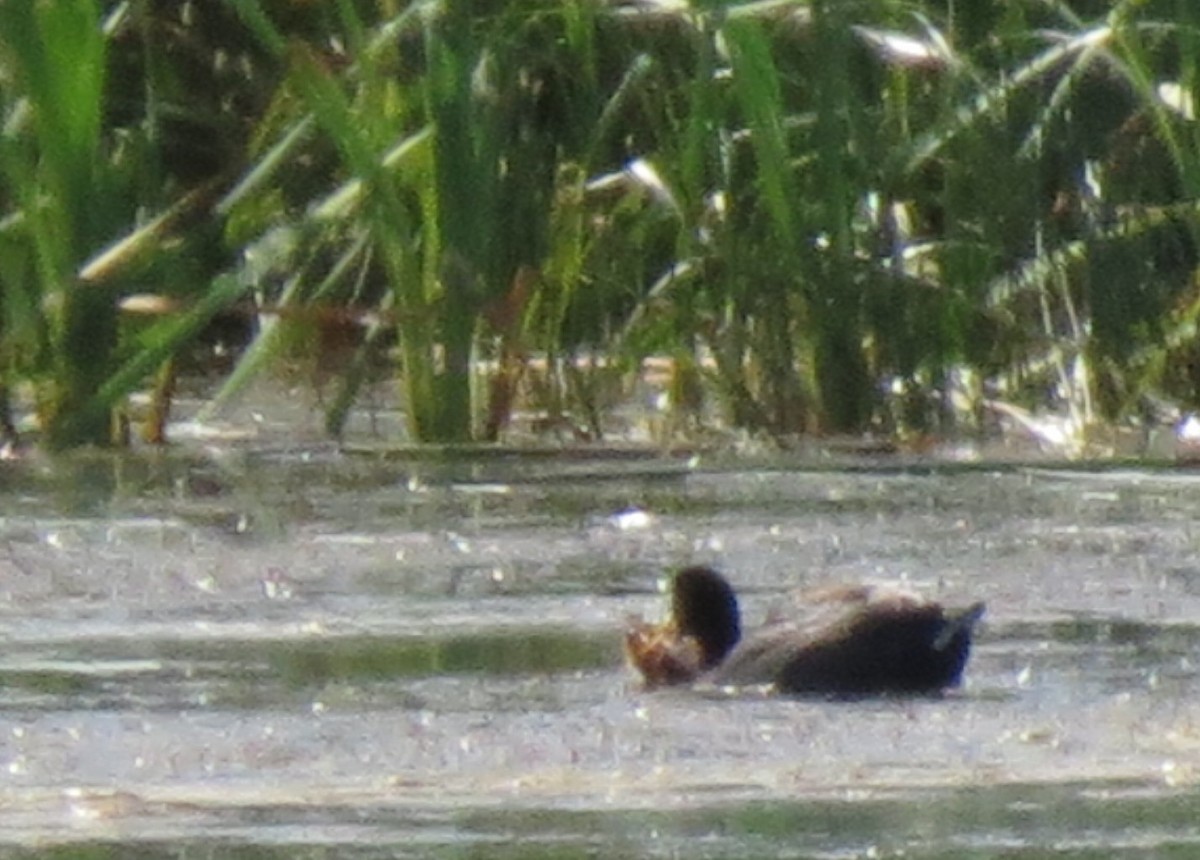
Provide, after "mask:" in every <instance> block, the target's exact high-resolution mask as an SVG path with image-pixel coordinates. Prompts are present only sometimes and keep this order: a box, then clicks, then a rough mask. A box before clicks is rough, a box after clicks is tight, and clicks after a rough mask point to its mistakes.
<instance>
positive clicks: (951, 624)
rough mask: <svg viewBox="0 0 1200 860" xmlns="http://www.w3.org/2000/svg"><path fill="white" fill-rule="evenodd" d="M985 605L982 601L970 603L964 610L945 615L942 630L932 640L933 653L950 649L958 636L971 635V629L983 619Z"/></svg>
mask: <svg viewBox="0 0 1200 860" xmlns="http://www.w3.org/2000/svg"><path fill="white" fill-rule="evenodd" d="M986 609H987V605H986V604H984V602H983V601H979V602H978V603H972V604H971V605H970V606H968V607H967V608H966V609H961V610H958V611H955V612H947V613H946V622H945V624H944V625H942V629H941V630H940V631H939V632H938V635H937V638H936V639H934V640H933V648H934V650H935V651H944V650H946V649H947V648H949V647H950V643H952V642H953V641H954V640H955V639H957V638H958V636H959V634H961V633H966V634H967V635H968V636H970V635H971V629H972V628H973V627H974V626H975V625H976V624H978V623H979V619H980V618H982V617H983V613H984V612H985V611H986Z"/></svg>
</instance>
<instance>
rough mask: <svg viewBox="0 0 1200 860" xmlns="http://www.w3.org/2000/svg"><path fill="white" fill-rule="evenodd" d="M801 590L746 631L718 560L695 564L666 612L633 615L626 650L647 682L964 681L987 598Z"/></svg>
mask: <svg viewBox="0 0 1200 860" xmlns="http://www.w3.org/2000/svg"><path fill="white" fill-rule="evenodd" d="M803 598H804V603H803V604H802V606H801V607H799V608H797V610H796V612H795V613H794V614H795V617H792V618H778V619H773V620H769V621H768V622H767V623H766V624H765V625H764V626H763V627H762V628H761V629H759V630H756V631H754V632H753V633H752V634H750V635H749V636H747V637H746V638H745V639H743V638H742V631H741V613H740V611H739V608H738V601H737V595H736V594H735V593H734V591H733V588H732V586H730V584H729V582H728V581H727V580H726V579H725V577H723V576H722V575H721V574H719V573H717V572H716V571H715V570H712V569H710V568H707V567H689V568H687V569H685V570H682V571H680V572H679V573H678V574H676V575H675V578H674V580H673V581H672V584H671V617H670V619H669V620H668V621H667V622H666V623H664V624H661V625H651V624H645V623H642V622H637V623H635V624H634V625H633V626H632V627H631V628H630V630H629V631H628V632H627V634H626V637H625V650H626V653H627V654H628V656H629V660H630V662H631V663H632V664H633V666H634V668H635V669H637V670H638V671H639V672H640V673H641V674H642V676H643V677H644V678H645V680H646V684H647V686H649V687H658V686H669V685H676V684H686V683H691V682H693V681H705V682H711V683H713V684H719V685H739V686H741V685H756V684H770V685H773V686H774V687H775V688H776V689H777V690H778V691H779V692H783V693H797V694H804V693H808V694H826V695H836V696H861V695H872V694H879V693H918V694H919V693H925V694H930V693H936V692H939V691H941V690H944V689H946V688H948V687H954V686H957V685H958V684H959V683H960V682H961V680H962V672H963V668H964V667H965V666H966V663H967V657H968V656H969V654H970V650H971V634H972V631H973V629H974V626H975V624H976V622H977V621H979V619H980V618H981V617H982V615H983V611H984V606H983V604H982V603H975V604H972V605H971V606H970V607H968V608H966V609H964V610H961V611H947V610H945V609H943V608H942V606H941V605H940V604H938V603H935V602H933V601H929V600H925V599H923V598H921V597H918V596H917V595H914V594H910V593H907V592H903V591H899V590H894V589H888V588H886V587H876V586H857V587H841V588H826V589H821V590H818V591H814V592H810V593H808V594H806V595H803Z"/></svg>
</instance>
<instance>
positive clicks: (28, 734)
mask: <svg viewBox="0 0 1200 860" xmlns="http://www.w3.org/2000/svg"><path fill="white" fill-rule="evenodd" d="M0 467H2V468H3V471H2V472H0V501H2V504H3V507H2V510H3V511H4V514H3V516H2V517H0V641H2V642H3V646H4V647H3V652H2V654H0V764H2V765H3V768H4V771H3V774H4V776H3V781H2V782H0V807H2V808H3V809H4V815H3V816H0V856H6V857H7V856H11V857H51V856H56V855H59V854H61V855H62V856H72V857H76V856H96V857H110V856H111V857H129V856H137V854H138V852H141V853H144V854H146V855H147V856H161V855H163V854H167V855H170V856H180V857H212V858H226V857H228V858H233V857H266V858H275V857H280V858H283V857H328V856H349V857H394V856H412V857H501V858H506V857H512V858H530V857H602V858H608V857H612V858H618V857H681V856H685V857H688V858H706V857H746V858H750V857H772V856H778V857H822V858H826V857H828V858H842V857H868V856H869V857H886V856H905V857H929V858H934V857H947V858H949V857H1022V858H1026V857H1028V858H1033V857H1064V856H1066V857H1114V856H1115V857H1189V856H1200V791H1198V790H1197V785H1198V780H1200V709H1198V708H1197V697H1196V693H1195V691H1196V690H1197V682H1198V680H1200V679H1198V678H1197V669H1196V661H1197V659H1198V653H1200V652H1198V648H1197V646H1198V645H1200V626H1198V625H1197V619H1200V563H1198V561H1197V559H1198V556H1197V541H1196V535H1195V528H1194V526H1193V523H1194V522H1195V521H1196V519H1197V513H1198V512H1200V475H1195V476H1194V475H1193V474H1191V473H1189V472H1184V471H1180V472H1175V471H1154V470H1132V469H1126V470H1103V471H1068V470H1054V469H1047V468H1032V467H1029V468H1022V467H1012V466H1005V467H1003V468H1001V467H997V468H994V469H988V468H969V469H967V468H940V469H939V468H930V467H921V468H907V469H905V468H899V467H897V466H895V464H891V463H887V462H862V463H856V464H849V466H848V467H847V468H840V469H833V468H821V469H813V468H811V467H808V466H804V465H801V464H794V463H792V464H789V463H773V464H769V465H766V466H763V467H761V468H758V467H756V468H748V467H746V466H745V465H744V464H733V465H731V466H728V467H726V466H722V465H720V464H716V463H712V462H707V461H706V460H705V458H703V457H701V458H699V459H698V460H693V461H690V462H688V461H684V460H682V459H673V458H660V459H648V460H641V459H635V458H629V457H620V458H616V457H614V458H610V459H605V458H603V457H595V458H588V459H581V458H570V459H568V458H565V457H558V458H555V457H520V456H516V455H513V456H507V457H500V456H488V457H476V458H461V457H445V458H442V459H439V460H431V459H428V458H426V459H413V460H403V459H397V458H385V457H381V456H366V455H357V456H356V455H348V454H343V453H339V452H338V451H337V450H335V449H332V448H328V447H314V448H309V449H302V450H296V449H287V450H282V449H281V450H270V449H262V448H259V449H255V448H246V449H243V450H240V451H237V452H235V453H234V454H230V453H229V452H225V453H224V454H223V455H222V456H221V457H219V458H214V457H210V456H200V455H187V454H179V453H176V454H172V455H170V456H165V457H159V458H144V457H143V458H120V459H113V458H109V457H104V456H97V455H93V456H89V457H83V458H80V459H78V460H72V461H64V462H59V463H55V464H45V463H34V464H28V463H27V464H0ZM694 562H704V563H714V564H718V565H720V566H721V567H722V568H723V569H725V570H726V571H727V572H728V573H729V574H730V576H731V578H733V579H734V580H735V582H736V583H737V585H738V586H739V588H740V589H741V590H742V591H743V592H744V594H745V609H746V613H747V615H748V616H749V618H750V619H751V621H753V620H754V619H759V618H761V617H762V616H763V614H764V613H765V612H766V611H767V608H768V607H769V606H770V605H772V603H774V602H776V601H779V600H781V599H784V597H785V595H786V594H787V593H788V592H789V591H790V590H792V589H794V588H796V587H798V586H806V585H814V584H819V583H824V582H830V581H845V580H851V581H857V580H862V579H870V580H880V581H904V582H906V583H907V584H908V585H910V586H911V587H914V588H917V589H920V590H922V591H924V592H926V593H928V594H930V595H933V596H937V597H939V598H941V599H943V600H945V601H947V602H950V603H955V602H963V603H965V602H968V601H971V600H976V599H983V600H986V601H987V603H988V615H987V619H986V624H985V626H984V628H983V629H982V631H981V634H980V641H979V643H978V645H977V648H976V651H975V654H974V656H973V658H972V661H971V664H970V666H969V668H968V673H967V683H966V685H965V687H964V688H963V689H962V690H961V691H958V692H956V693H953V694H951V695H948V696H947V697H945V698H943V699H938V700H931V699H917V700H905V699H898V700H882V701H866V702H850V703H848V702H827V701H821V700H788V699H775V698H763V697H760V696H753V695H741V696H736V697H729V696H722V695H717V694H699V693H695V692H687V691H666V692H658V693H652V694H651V693H645V692H643V691H640V690H639V689H638V688H637V687H636V685H635V684H634V683H633V679H632V678H631V676H630V675H629V673H628V671H627V670H626V669H625V668H624V667H623V666H622V664H621V655H620V649H619V636H620V630H621V628H622V626H623V624H624V622H625V619H626V618H627V617H628V616H629V615H630V614H642V615H644V616H648V617H656V616H658V615H659V614H660V613H661V611H662V602H663V600H662V596H661V594H660V593H659V590H658V589H659V587H660V582H661V578H662V576H663V573H664V572H665V571H667V570H670V569H672V568H675V567H678V566H680V565H683V564H688V563H694Z"/></svg>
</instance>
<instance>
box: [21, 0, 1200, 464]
mask: <svg viewBox="0 0 1200 860" xmlns="http://www.w3.org/2000/svg"><path fill="white" fill-rule="evenodd" d="M3 16H4V19H3V25H4V26H3V28H2V30H3V32H2V33H0V84H3V85H2V86H0V112H2V113H3V117H4V121H3V126H2V128H0V281H2V282H3V288H4V290H3V295H4V304H3V322H2V334H0V338H2V339H0V361H2V363H3V367H2V368H0V374H2V383H3V391H4V392H5V393H7V392H11V391H14V390H26V389H32V391H33V396H32V399H33V401H34V402H35V403H36V406H37V412H38V418H39V422H40V425H41V430H42V434H43V438H44V439H45V441H46V442H47V443H48V444H49V445H51V446H53V447H67V446H71V445H76V444H80V443H85V442H92V443H98V442H105V441H109V440H110V439H111V438H112V435H113V429H112V428H113V427H114V425H115V426H117V427H118V428H120V427H122V426H124V421H125V418H126V416H127V410H126V409H125V406H124V404H125V401H126V398H127V397H128V395H129V394H130V393H131V392H133V391H136V390H139V389H141V388H145V387H147V386H151V385H154V386H155V390H156V391H157V392H158V393H157V396H156V398H155V403H156V409H155V410H153V415H152V416H151V420H150V421H149V422H148V424H149V429H148V432H147V435H148V436H150V437H161V436H162V427H163V425H164V423H165V420H166V417H165V416H166V412H167V408H168V406H169V397H170V391H171V382H172V380H173V378H174V374H175V373H176V372H177V362H178V361H180V360H182V359H183V358H185V357H186V356H187V355H188V353H189V351H191V350H194V344H196V343H197V342H198V340H197V339H198V338H201V336H202V333H203V332H204V331H205V330H206V328H208V327H210V326H211V325H212V321H213V320H214V318H218V317H219V318H222V319H230V318H232V319H236V320H240V321H241V323H242V324H243V326H244V328H245V329H246V330H248V331H249V332H250V334H248V335H247V336H246V337H247V339H248V340H249V342H248V344H238V346H244V347H245V348H244V349H241V350H240V351H239V354H238V360H237V364H236V366H235V367H234V368H233V369H232V371H231V372H230V374H229V377H228V381H227V383H226V386H225V388H224V390H223V391H222V392H221V393H219V394H218V395H217V397H216V399H215V401H214V403H213V406H212V408H213V409H218V408H220V405H221V404H222V403H224V402H225V401H226V400H227V399H228V398H229V397H232V396H233V395H234V394H236V393H237V392H238V391H239V390H241V389H242V387H243V386H244V385H245V383H246V381H247V380H248V379H250V378H251V377H253V376H254V375H255V374H257V373H260V372H263V371H264V370H265V369H269V368H270V367H271V366H272V365H274V364H276V363H277V362H278V361H279V360H280V358H281V357H282V356H285V355H287V354H288V352H289V350H290V349H291V348H292V346H291V344H294V342H295V336H294V333H295V332H296V331H298V330H299V331H303V332H307V333H308V334H307V335H306V337H307V340H308V341H309V348H310V349H312V350H314V351H316V352H318V358H317V362H318V363H319V364H322V365H323V367H324V369H325V370H326V371H327V373H329V374H331V375H332V376H334V377H335V379H336V391H335V393H334V395H333V396H332V397H331V398H330V399H329V400H328V402H327V403H326V425H327V429H328V431H329V432H330V433H331V434H334V435H337V434H339V433H340V432H341V431H342V428H343V426H344V422H345V419H346V415H347V412H348V410H349V409H350V407H351V406H352V404H353V403H354V401H355V398H356V397H357V395H358V392H359V390H360V389H361V387H362V385H363V384H364V382H365V381H366V380H367V379H368V378H369V377H370V375H371V374H372V373H374V372H376V367H377V365H378V363H379V361H380V358H381V356H382V357H383V359H384V360H385V361H389V362H393V363H394V365H395V367H396V370H397V376H398V379H399V380H400V384H401V387H402V393H403V398H402V399H403V403H404V407H405V413H406V419H407V422H408V426H407V429H408V434H409V436H410V437H411V438H412V439H415V440H420V441H469V440H479V439H484V440H494V439H496V438H499V437H500V436H501V435H502V434H503V433H504V432H505V430H506V427H507V426H508V423H509V421H510V418H511V415H512V413H513V411H514V409H515V408H516V407H517V406H518V405H519V404H529V405H532V406H533V407H534V408H536V409H538V410H540V411H541V412H543V413H544V414H546V415H548V417H549V419H550V420H551V421H552V422H553V421H564V422H566V423H568V424H569V425H570V426H572V427H573V428H575V432H576V433H577V434H578V435H580V436H585V437H589V438H594V437H596V436H598V435H600V434H601V433H603V432H604V427H605V422H604V416H603V413H604V410H605V407H606V403H607V402H608V395H607V394H606V393H605V392H606V391H608V390H610V389H611V387H612V380H613V378H614V377H621V376H631V375H636V374H637V373H638V372H639V370H640V368H641V367H642V366H643V362H645V361H646V359H647V358H649V357H665V358H667V359H668V360H669V361H668V367H669V373H670V374H671V379H670V382H669V385H668V388H669V391H670V394H671V405H672V409H673V410H674V412H675V413H676V415H677V416H678V420H675V421H673V423H672V427H674V428H675V429H677V430H678V429H684V428H689V427H694V426H695V425H696V424H697V423H699V422H700V421H701V419H702V418H704V417H706V416H708V415H711V414H712V412H713V409H712V408H711V407H712V404H713V403H716V404H717V405H718V406H719V407H720V411H721V413H722V414H723V416H724V419H725V420H726V421H727V422H728V423H730V424H732V425H734V426H738V427H743V428H748V429H750V430H753V431H757V432H763V433H767V434H770V435H773V436H776V437H787V436H791V435H795V434H804V433H829V432H860V431H864V430H875V431H877V432H882V433H887V434H898V435H908V436H912V437H914V438H919V437H920V436H922V435H924V434H927V433H946V432H949V431H952V430H953V429H954V428H955V426H956V425H963V424H965V425H966V426H967V427H977V426H985V425H987V424H988V423H989V422H994V421H996V420H999V419H1000V418H1002V417H1003V415H1005V414H1009V413H1007V412H1005V411H1004V410H1005V409H1036V408H1043V407H1049V408H1052V409H1055V410H1057V411H1060V412H1062V413H1064V414H1066V415H1067V416H1068V417H1069V419H1070V422H1071V426H1072V427H1075V428H1076V431H1075V432H1076V433H1077V434H1083V433H1084V432H1085V431H1086V428H1088V427H1089V426H1090V425H1093V424H1095V423H1098V422H1101V421H1113V420H1118V419H1122V418H1125V417H1128V416H1131V415H1137V414H1140V412H1141V411H1143V408H1144V402H1145V400H1146V398H1147V397H1148V396H1154V397H1165V398H1167V399H1169V400H1171V401H1173V402H1175V403H1178V404H1180V406H1182V407H1184V408H1190V407H1192V406H1194V405H1195V404H1196V403H1197V402H1198V401H1200V389H1198V387H1197V382H1196V378H1195V373H1194V372H1193V370H1194V366H1195V356H1194V355H1193V353H1194V352H1195V347H1194V342H1195V336H1194V332H1195V325H1196V317H1197V313H1198V311H1197V308H1198V307H1200V304H1198V302H1197V297H1196V295H1195V288H1194V271H1195V268H1196V262H1197V258H1196V221H1197V211H1196V205H1195V200H1196V199H1197V191H1198V183H1200V166H1198V164H1200V156H1198V155H1197V153H1198V152H1200V147H1197V145H1196V142H1197V131H1196V122H1195V105H1194V99H1195V96H1194V86H1195V79H1196V76H1197V64H1196V57H1197V55H1198V53H1197V47H1198V39H1200V37H1198V36H1197V33H1200V26H1198V25H1200V12H1198V11H1195V10H1192V9H1191V8H1190V6H1189V4H1180V3H1167V2H1150V3H1145V2H1136V3H1135V2H1133V0H1126V2H1119V3H1115V4H1113V3H1103V4H1101V3H1095V2H1086V0H1078V2H1073V3H1060V4H1056V5H1053V6H1046V5H1045V4H1040V3H1016V4H1013V3H999V2H983V3H975V4H971V5H970V8H957V7H955V8H953V9H952V10H951V9H947V8H946V7H945V4H942V3H939V2H933V1H932V0H931V2H926V3H923V4H917V5H916V6H911V5H910V6H906V7H903V8H901V7H897V6H896V5H895V4H893V3H887V2H883V0H875V2H868V3H861V4H857V5H855V6H853V7H850V8H847V7H845V5H844V4H837V5H834V4H833V3H831V2H829V0H810V2H788V0H767V2H746V3H708V2H705V3H701V2H696V3H692V4H665V3H654V2H646V3H635V4H619V3H613V2H606V0H568V2H563V3H557V4H549V5H548V4H545V3H540V2H536V0H511V2H507V3H502V4H492V5H487V4H484V5H478V4H466V3H459V2H450V0H444V2H436V0H420V1H419V2H412V3H400V2H396V0H389V1H388V2H379V3H373V4H368V3H356V2H351V0H343V2H338V3H332V4H308V3H303V4H299V3H284V2H273V1H272V0H227V2H224V3H205V4H198V3H187V4H155V3H133V2H113V3H100V2H98V0H70V2H65V3H56V4H44V3H33V4H8V6H6V7H5V8H4V10H3ZM63 56H71V57H72V62H70V63H63V62H57V61H56V58H61V57H63ZM147 295H149V296H153V297H156V298H157V299H161V300H162V301H159V302H156V303H146V302H138V301H134V299H135V298H141V297H144V296H147ZM135 307H136V308H140V309H142V310H143V311H144V310H146V309H147V308H153V309H154V310H153V312H151V313H141V314H133V313H132V312H131V309H132V308H135ZM123 309H124V310H123ZM334 341H336V342H337V343H338V344H341V345H348V347H349V349H348V350H345V351H344V352H345V356H344V357H343V358H338V359H337V360H336V361H334V359H333V358H332V357H329V356H327V355H326V354H325V353H324V350H325V347H326V345H327V344H329V343H332V342H334ZM601 358H602V359H603V360H600V359H601ZM156 380H157V382H156ZM995 404H1000V408H999V409H997V408H993V407H994V405H995Z"/></svg>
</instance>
